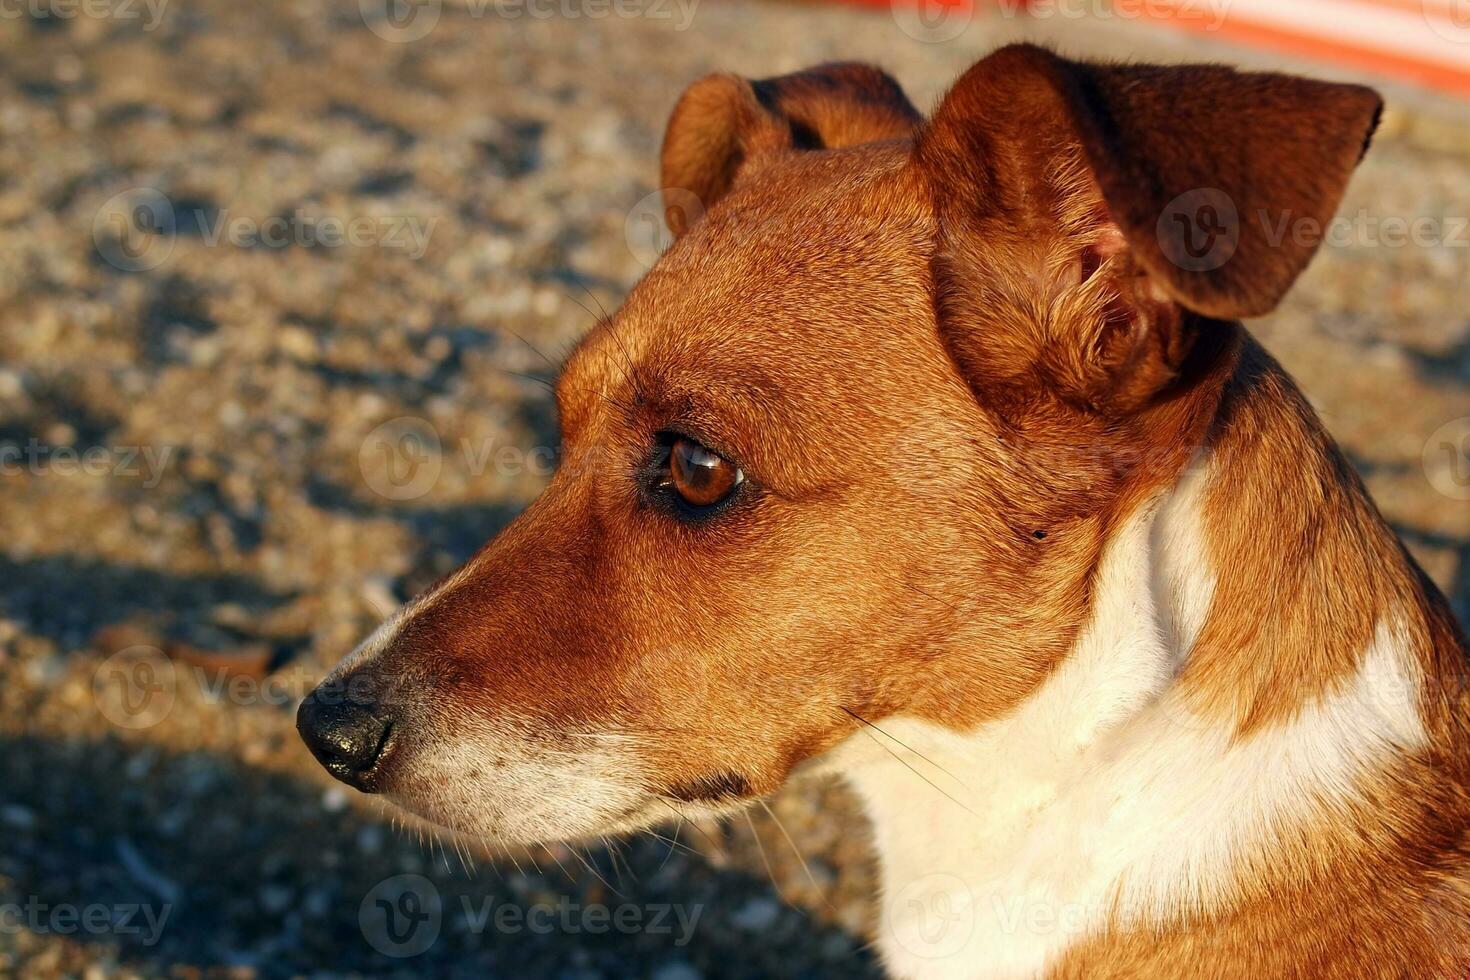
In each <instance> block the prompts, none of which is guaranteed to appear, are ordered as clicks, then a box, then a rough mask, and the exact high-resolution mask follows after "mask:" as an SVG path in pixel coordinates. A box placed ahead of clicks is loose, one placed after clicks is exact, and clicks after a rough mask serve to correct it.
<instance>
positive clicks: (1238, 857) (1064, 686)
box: [831, 467, 1426, 980]
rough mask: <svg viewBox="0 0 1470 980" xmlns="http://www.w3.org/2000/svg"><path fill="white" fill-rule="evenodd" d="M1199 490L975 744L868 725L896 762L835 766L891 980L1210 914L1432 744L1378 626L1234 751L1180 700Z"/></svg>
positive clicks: (940, 974)
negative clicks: (1245, 880) (1332, 813)
mask: <svg viewBox="0 0 1470 980" xmlns="http://www.w3.org/2000/svg"><path fill="white" fill-rule="evenodd" d="M1207 476H1208V469H1207V467H1197V468H1195V469H1194V471H1192V472H1191V473H1190V475H1188V476H1187V477H1186V478H1185V479H1184V480H1183V481H1181V483H1180V485H1179V486H1178V487H1177V488H1176V490H1175V492H1174V493H1173V494H1171V495H1170V496H1169V497H1168V498H1166V499H1165V500H1163V501H1160V502H1159V504H1158V505H1157V506H1155V507H1153V508H1149V509H1147V512H1146V513H1142V514H1140V515H1138V516H1137V517H1135V518H1134V519H1133V520H1132V521H1131V522H1130V523H1129V524H1128V525H1127V526H1126V527H1125V528H1123V529H1122V530H1121V531H1120V532H1119V533H1118V534H1117V535H1116V537H1115V538H1114V540H1113V541H1112V542H1110V543H1109V545H1108V548H1107V551H1106V553H1105V555H1104V558H1103V561H1102V565H1101V567H1100V569H1099V575H1098V579H1097V583H1096V586H1097V588H1096V591H1095V595H1096V597H1097V598H1096V604H1095V606H1094V610H1093V615H1092V619H1091V621H1090V623H1089V625H1088V627H1087V628H1086V629H1085V631H1084V633H1083V635H1082V636H1081V637H1080V638H1079V640H1078V643H1077V645H1076V647H1075V648H1074V649H1073V651H1072V652H1071V654H1070V656H1069V657H1068V659H1067V660H1066V662H1065V663H1063V664H1062V665H1061V666H1060V667H1059V668H1058V669H1057V670H1056V671H1055V672H1054V673H1053V675H1052V676H1051V677H1050V678H1049V679H1048V680H1047V681H1046V682H1045V683H1044V684H1043V685H1042V687H1041V688H1040V689H1039V690H1038V692H1037V693H1036V694H1035V695H1033V696H1032V697H1031V698H1030V699H1029V700H1028V701H1026V702H1025V703H1024V704H1022V705H1021V706H1020V707H1018V708H1017V709H1016V710H1015V711H1014V712H1012V713H1011V714H1010V715H1008V716H1007V717H1005V718H1004V719H1002V720H999V721H996V722H993V723H990V724H987V725H985V726H983V727H982V728H981V729H979V730H978V731H975V732H972V733H967V734H959V733H954V732H951V731H948V730H946V729H942V728H940V727H938V726H934V725H931V724H927V723H923V722H918V721H914V720H910V719H902V718H898V719H888V720H886V721H882V722H880V723H879V724H880V727H881V728H882V729H883V730H885V731H887V732H891V733H892V734H893V735H894V736H896V738H897V739H898V740H901V741H902V742H903V743H904V744H905V745H907V746H909V747H911V748H912V749H913V750H914V751H912V752H911V751H907V750H906V749H904V748H902V747H900V745H899V744H898V743H897V742H892V743H890V744H889V745H887V749H888V750H891V751H892V752H893V753H897V754H898V755H899V756H901V757H902V759H903V761H902V762H899V761H898V760H896V759H895V758H894V757H893V755H891V754H890V752H889V751H885V749H884V748H883V747H880V746H879V745H877V744H876V743H877V741H878V740H881V739H883V736H882V735H875V733H872V732H870V731H867V730H864V731H861V732H858V733H856V734H855V735H854V736H853V737H852V738H851V739H849V740H848V742H846V743H844V745H843V746H840V747H839V748H838V749H837V750H835V755H834V757H833V758H832V760H831V761H832V762H833V763H834V764H835V765H836V766H838V767H840V768H841V769H842V770H843V771H844V772H845V774H846V775H847V777H848V778H849V780H850V781H851V783H852V784H853V785H854V786H855V787H856V789H857V790H858V792H859V793H860V795H861V796H862V797H863V798H864V800H865V802H866V804H867V806H868V809H869V812H870V814H871V816H872V818H873V822H874V829H875V836H876V839H877V845H878V848H879V852H880V854H881V857H882V862H883V876H884V890H885V896H884V903H883V911H882V925H881V927H880V935H879V945H880V948H881V949H882V951H883V954H884V958H885V960H886V961H887V963H888V965H889V968H890V969H891V970H892V971H893V972H894V974H895V975H897V976H901V977H910V978H926V980H929V978H933V980H938V978H964V980H978V978H1011V977H1035V976H1039V975H1042V974H1043V973H1044V971H1045V970H1046V969H1047V968H1048V966H1049V965H1051V964H1053V963H1055V962H1056V960H1057V958H1058V957H1059V956H1060V955H1062V954H1063V953H1064V952H1065V951H1066V950H1067V949H1068V948H1069V947H1070V946H1072V945H1073V944H1075V943H1076V942H1077V941H1079V940H1080V939H1082V938H1084V937H1086V936H1087V935H1089V934H1092V933H1095V932H1097V931H1098V930H1099V929H1100V928H1101V927H1102V926H1103V925H1104V924H1105V923H1106V922H1107V921H1108V918H1109V916H1116V917H1117V919H1118V921H1120V922H1121V923H1125V924H1129V923H1131V924H1143V923H1147V922H1149V921H1156V920H1158V919H1159V918H1161V917H1162V916H1163V915H1164V914H1165V913H1167V912H1169V911H1178V910H1182V909H1186V908H1190V907H1202V908H1203V907H1210V906H1212V905H1214V904H1217V903H1218V902H1219V901H1220V900H1221V899H1222V897H1223V896H1224V895H1225V894H1226V893H1227V890H1228V889H1229V887H1230V885H1231V882H1232V880H1233V873H1234V871H1235V869H1237V868H1239V867H1240V863H1241V861H1242V859H1243V858H1244V857H1246V856H1248V855H1250V854H1253V853H1260V850H1261V849H1263V848H1266V847H1268V846H1269V845H1270V842H1271V841H1272V840H1274V839H1277V838H1278V837H1279V835H1280V831H1281V829H1282V828H1283V827H1285V826H1288V825H1291V824H1297V823H1300V822H1301V821H1303V820H1306V819H1310V818H1311V817H1312V816H1313V815H1314V813H1316V812H1319V811H1318V810H1317V809H1316V808H1319V807H1322V806H1324V805H1330V804H1331V803H1332V801H1333V800H1337V799H1342V798H1343V797H1346V796H1349V795H1351V794H1354V793H1355V792H1357V788H1356V787H1357V786H1358V781H1359V779H1360V778H1361V777H1362V775H1363V774H1364V773H1367V772H1373V771H1375V770H1377V769H1379V768H1380V767H1381V766H1382V765H1383V764H1384V763H1385V761H1387V760H1388V759H1391V758H1392V757H1393V756H1394V755H1395V754H1397V753H1400V752H1402V751H1405V750H1413V749H1415V748H1418V747H1421V746H1423V745H1424V744H1425V741H1426V734H1425V731H1424V728H1423V725H1422V722H1421V719H1420V716H1419V711H1418V692H1419V691H1420V682H1421V678H1420V676H1419V672H1418V669H1417V667H1416V661H1415V659H1414V657H1413V656H1412V651H1410V650H1409V648H1408V646H1407V641H1406V639H1405V637H1404V635H1403V633H1402V632H1401V631H1400V630H1399V629H1398V628H1397V627H1396V625H1395V624H1394V623H1391V622H1384V623H1381V624H1380V625H1379V627H1378V631H1377V635H1376V636H1375V638H1374V640H1373V642H1372V644H1371V645H1370V646H1369V648H1368V649H1367V650H1366V651H1365V652H1364V656H1363V658H1362V661H1361V663H1360V666H1359V670H1358V672H1357V674H1356V675H1355V676H1354V677H1352V678H1351V679H1350V680H1349V681H1347V682H1346V683H1344V684H1343V685H1341V687H1340V688H1339V689H1338V690H1337V691H1335V692H1333V693H1332V694H1330V695H1329V696H1327V697H1325V698H1323V699H1322V700H1320V701H1318V702H1315V703H1312V704H1308V705H1305V706H1304V707H1303V708H1302V710H1301V712H1300V713H1299V714H1298V715H1297V717H1296V718H1294V719H1293V720H1292V721H1290V722H1288V723H1286V724H1283V725H1280V726H1278V727H1276V728H1272V729H1268V730H1265V731H1261V732H1259V733H1257V734H1255V735H1254V736H1252V737H1250V738H1247V739H1244V740H1239V739H1234V740H1233V739H1232V737H1231V734H1232V733H1231V732H1230V731H1228V730H1227V729H1225V728H1223V727H1221V726H1219V725H1217V724H1216V723H1214V722H1211V721H1207V720H1206V719H1203V718H1200V717H1198V716H1196V715H1193V714H1191V713H1190V712H1189V711H1188V709H1187V708H1186V707H1185V706H1184V702H1183V700H1182V698H1180V697H1179V696H1178V695H1177V691H1176V689H1175V688H1174V686H1173V685H1174V681H1175V678H1176V677H1177V675H1178V672H1179V669H1180V667H1181V665H1182V664H1183V662H1184V661H1185V660H1186V659H1187V655H1188V652H1189V648H1190V647H1191V646H1192V645H1193V643H1194V639H1195V637H1196V636H1197V635H1198V633H1199V629H1200V627H1201V625H1202V624H1203V623H1204V621H1205V618H1206V616H1207V615H1208V610H1209V604H1210V599H1211V596H1212V594H1213V589H1214V576H1213V574H1212V573H1211V571H1210V568H1209V564H1208V561H1207V556H1206V554H1205V552H1204V549H1203V543H1202V535H1201V530H1200V511H1199V505H1200V497H1201V492H1202V489H1203V487H1204V486H1205V485H1206V480H1207ZM931 760H932V761H931ZM910 766H912V770H911V769H910V768H909V767H910ZM913 770H917V771H918V772H921V773H923V775H924V777H927V779H928V780H931V781H932V782H933V783H934V784H935V786H937V787H939V789H938V790H936V789H935V788H933V787H931V786H929V785H926V783H925V781H924V779H921V778H920V777H919V776H918V775H916V774H915V772H914V771H913Z"/></svg>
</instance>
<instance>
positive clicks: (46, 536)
mask: <svg viewBox="0 0 1470 980" xmlns="http://www.w3.org/2000/svg"><path fill="white" fill-rule="evenodd" d="M1021 37H1026V38H1032V39H1039V40H1042V41H1045V42H1047V43H1050V44H1053V45H1054V46H1056V47H1058V48H1060V49H1061V50H1062V51H1063V52H1065V53H1069V54H1073V55H1094V56H1106V57H1119V58H1133V59H1155V60H1165V61H1178V60H1201V59H1206V60H1225V61H1231V62H1236V63H1242V64H1247V65H1251V66H1257V67H1274V68H1284V69H1289V70H1295V71H1303V72H1308V73H1314V74H1319V75H1323V76H1326V77H1333V78H1342V79H1360V80H1368V81H1370V82H1371V83H1373V84H1376V85H1378V86H1379V87H1380V88H1381V89H1382V90H1383V91H1384V92H1385V93H1386V95H1387V96H1388V98H1389V104H1390V109H1389V111H1388V114H1387V117H1386V119H1385V121H1384V125H1383V128H1382V130H1381V131H1380V133H1379V136H1378V139H1377V142H1376V145H1375V148H1374V149H1373V151H1372V152H1371V153H1370V155H1369V156H1368V158H1367V161H1366V162H1365V163H1364V165H1363V167H1362V168H1361V170H1360V171H1359V173H1358V175H1357V177H1356V179H1355V180H1354V183H1353V185H1352V188H1351V191H1350V193H1349V195H1348V198H1347V200H1346V201H1345V203H1344V205H1343V209H1342V212H1341V218H1340V221H1339V223H1338V224H1337V225H1334V227H1333V228H1331V229H1328V230H1327V232H1328V236H1327V244H1326V246H1325V247H1324V248H1323V249H1322V252H1321V254H1320V255H1319V257H1318V259H1317V260H1316V262H1315V264H1314V265H1313V266H1312V268H1311V269H1310V270H1309V271H1308V273H1307V274H1306V275H1305V276H1304V277H1303V279H1302V280H1301V282H1300V284H1299V285H1298V287H1297V288H1296V289H1295V291H1294V292H1293V293H1292V294H1291V297H1290V299H1289V300H1288V302H1287V303H1286V305H1285V306H1284V307H1283V308H1282V309H1281V310H1280V311H1279V312H1277V313H1276V314H1275V315H1273V316H1272V317H1270V318H1269V319H1266V320H1263V321H1260V322H1258V323H1256V324H1254V325H1253V329H1254V330H1255V331H1256V332H1257V334H1258V335H1259V336H1261V337H1262V338H1263V339H1264V341H1265V343H1266V344H1267V346H1268V347H1269V348H1270V349H1271V350H1273V351H1274V352H1275V353H1276V355H1277V356H1278V357H1280V358H1281V359H1282V360H1283V361H1284V362H1285V364H1286V366H1287V367H1288V368H1289V369H1290V370H1291V371H1292V372H1293V373H1294V374H1295V375H1296V377H1297V378H1298V379H1299V381H1300V382H1301V384H1302V386H1303V387H1304V388H1305V390H1306V392H1307V393H1308V395H1309V396H1310V397H1311V398H1312V400H1313V402H1314V403H1315V404H1316V405H1317V407H1318V409H1319V411H1320V412H1321V413H1322V415H1323V417H1324V418H1325V420H1326V422H1327V425H1328V427H1329V428H1330V430H1331V431H1332V432H1333V433H1334V435H1336V436H1337V438H1338V439H1339V440H1340V441H1341V442H1342V443H1343V444H1344V446H1345V447H1346V449H1347V451H1348V453H1349V454H1350V455H1351V457H1352V458H1353V460H1354V462H1355V463H1356V464H1357V466H1358V467H1359V468H1360V470H1361V471H1362V472H1363V474H1364V476H1365V478H1366V480H1367V482H1368V484H1369V486H1370V487H1371V489H1372V491H1373V493H1374V495H1375V496H1376V498H1377V500H1378V501H1379V503H1380V505H1381V506H1382V508H1383V509H1384V510H1385V512H1386V513H1387V515H1388V517H1389V519H1390V520H1391V521H1392V522H1393V524H1394V526H1395V527H1396V528H1397V529H1398V530H1399V532H1400V533H1401V534H1402V535H1403V537H1404V539H1405V540H1406V541H1407V543H1408V545H1409V547H1410V548H1411V549H1412V551H1413V552H1414V554H1415V555H1416V556H1417V557H1418V558H1419V560H1420V561H1421V562H1422V563H1423V564H1424V566H1425V567H1426V568H1427V569H1428V571H1429V573H1430V574H1431V575H1432V576H1433V577H1434V578H1435V580H1436V581H1438V582H1439V583H1440V585H1441V586H1442V587H1443V588H1444V589H1445V590H1446V591H1447V592H1449V593H1450V594H1451V596H1452V598H1453V601H1454V602H1455V604H1456V609H1457V612H1458V613H1459V615H1460V617H1461V619H1462V621H1463V620H1464V619H1465V618H1466V616H1467V612H1470V128H1467V126H1466V123H1467V119H1470V111H1467V108H1466V104H1465V102H1464V101H1463V100H1464V99H1465V97H1466V96H1467V94H1470V85H1467V80H1470V3H1465V2H1463V0H1424V2H1423V3H1420V2H1419V0H1178V2H1166V0H1032V2H1030V3H1021V2H1020V0H992V2H989V3H984V4H981V5H979V6H970V5H967V4H966V3H963V2H956V3H951V4H937V3H936V2H935V0H924V5H923V6H911V5H909V2H908V0H900V2H899V5H898V6H890V5H889V4H888V3H886V2H882V0H879V2H877V3H869V4H856V5H854V4H846V5H844V4H838V3H823V4H818V3H777V2H761V0H459V2H449V0H445V2H443V3H440V2H437V0H417V2H409V0H363V2H361V3H359V2H356V0H255V2H252V3H238V2H234V0H0V294H3V303H4V309H5V311H6V323H5V325H4V328H3V329H0V975H3V976H16V977H27V978H29V977H41V978H49V977H83V978H88V980H91V978H97V977H108V976H146V977H154V976H169V977H199V976H227V977H285V976H312V977H338V976H356V975H364V976H405V977H410V976H460V975H463V976H474V977H547V978H558V980H561V978H566V980H582V978H586V980H593V978H619V980H621V978H633V977H637V978H651V980H698V978H702V977H708V978H714V977H863V976H876V975H877V972H878V971H877V968H876V963H875V960H874V958H873V956H872V955H871V954H870V952H869V951H868V950H867V942H868V939H869V936H870V930H871V927H872V922H871V918H870V909H869V901H868V899H869V897H870V896H871V894H872V891H873V888H874V877H873V867H872V860H871V856H870V854H869V851H868V841H867V830H866V828H865V826H864V824H863V821H862V819H861V817H860V815H859V814H858V813H857V811H856V810H855V809H854V807H853V806H852V802H851V800H850V799H849V798H848V797H847V796H846V795H845V793H844V792H843V791H842V790H841V789H840V788H839V787H835V786H833V787H827V786H812V787H800V788H794V789H791V790H788V791H786V792H784V793H783V794H782V795H780V796H779V797H777V798H776V799H774V800H772V801H771V802H770V805H769V808H768V809H757V810H756V811H755V812H753V813H752V814H751V816H750V818H749V819H748V820H747V819H742V818H737V819H735V820H734V821H732V822H730V823H728V824H726V825H715V824H710V825H705V826H690V825H685V826H683V827H681V828H679V829H678V833H677V835H676V834H675V831H674V828H673V827H669V828H666V829H665V831H661V834H662V838H656V837H652V836H645V837H642V838H639V839H637V840H630V841H623V842H614V843H613V844H612V845H611V846H610V847H592V848H578V849H570V848H552V849H537V850H534V851H527V852H517V853H514V854H498V855H492V854H490V853H488V852H487V851H485V850H484V849H483V848H481V847H479V846H477V845H475V844H473V843H470V842H465V841H450V840H445V839H442V838H437V837H435V836H433V835H432V834H428V833H425V832H424V831H421V830H420V829H418V828H417V827H404V826H403V825H402V824H401V823H400V824H395V822H394V819H393V817H392V816H391V815H389V814H388V813H386V812H384V811H382V810H380V809H379V808H378V807H377V806H376V805H375V804H374V803H373V801H371V800H368V799H366V798H364V797H361V796H359V795H357V794H355V793H352V792H350V791H348V790H346V789H345V788H344V787H341V786H339V785H337V784H335V783H332V782H331V781H330V780H329V779H328V777H327V776H326V775H325V773H323V772H322V771H321V770H320V769H319V768H318V767H317V766H316V765H315V763H314V762H312V760H311V759H310V758H309V756H308V755H307V753H306V751H305V750H304V748H303V747H302V746H301V745H300V743H299V742H298V740H297V737H296V735H295V731H294V728H293V724H292V722H293V715H294V711H295V707H296V704H297V702H298V701H299V700H300V698H301V697H302V696H303V695H304V694H305V693H306V692H307V691H309V690H310V689H311V687H312V686H313V684H314V683H315V681H316V680H317V679H318V678H319V677H320V676H321V675H322V674H323V673H324V672H325V671H326V669H327V668H328V667H329V666H330V665H331V664H332V663H333V662H335V661H336V660H337V659H338V658H339V657H340V656H342V655H343V654H344V653H346V652H347V651H348V650H349V649H351V647H352V646H353V645H354V644H355V643H356V642H357V641H358V640H359V639H360V638H361V637H363V636H364V635H365V634H366V633H367V632H368V631H369V630H370V629H371V628H372V627H373V626H374V625H375V624H376V623H377V622H378V621H379V620H380V619H381V618H382V617H383V616H384V615H385V614H386V613H388V612H389V611H390V610H391V609H392V608H393V607H394V606H395V605H397V604H398V603H400V602H401V601H403V600H404V599H406V598H408V597H410V596H412V595H413V594H415V593H416V592H417V591H419V590H420V589H421V588H423V587H424V586H426V585H427V584H429V583H430V582H432V581H433V580H434V579H436V578H437V577H438V576H439V575H441V574H442V573H444V572H446V571H448V570H449V569H451V568H452V567H454V566H455V565H457V564H458V563H459V562H460V561H462V560H463V559H465V558H466V557H467V556H468V555H469V554H470V553H471V552H472V551H474V550H475V549H476V548H477V547H478V546H479V545H480V544H481V543H482V542H483V541H484V540H485V539H486V538H488V537H489V536H490V535H492V534H494V533H495V531H496V530H497V529H498V528H500V527H501V526H502V525H503V524H504V523H505V522H506V521H507V520H508V519H509V518H510V517H511V516H512V515H514V514H515V513H516V511H517V510H518V509H519V508H520V507H522V506H523V505H524V504H525V503H526V502H527V501H529V500H530V499H531V498H532V497H533V496H534V495H535V494H536V492H537V490H538V488H539V487H540V486H541V485H542V484H543V482H544V481H545V479H546V476H547V474H548V472H549V467H550V462H551V460H552V459H553V458H554V451H555V446H556V431H555V419H554V412H553V409H552V403H551V400H550V396H549V392H548V390H547V388H546V386H545V384H543V383H542V382H541V381H540V380H538V379H544V378H547V377H549V376H550V375H551V374H552V373H554V364H555V362H557V361H558V360H559V359H560V357H561V356H562V355H563V353H564V352H565V351H566V350H567V348H568V347H569V345H570V344H572V343H573V342H574V341H575V340H576V339H577V337H578V336H579V335H580V334H581V332H582V331H583V330H585V329H586V328H587V327H588V326H589V325H590V324H591V322H592V319H593V314H594V313H595V312H597V311H598V310H599V308H601V307H606V308H609V309H611V308H614V307H615V306H616V305H617V304H618V302H619V301H620V298H621V296H622V295H623V293H624V292H625V291H626V290H627V289H628V287H629V286H630V285H631V284H632V283H633V282H634V281H636V279H637V278H638V277H639V276H640V275H641V274H642V272H643V271H644V269H645V268H646V266H647V265H648V264H649V263H650V262H651V261H652V260H653V258H654V257H655V256H656V255H657V254H658V251H659V248H660V247H661V244H662V242H661V239H660V236H659V233H658V221H657V217H658V215H659V213H660V212H659V208H658V204H657V200H656V198H654V197H652V196H651V193H652V191H653V190H654V187H655V180H656V173H657V162H656V161H657V151H658V146H659V140H660V137H661V134H662V127H663V123H664V120H665V118H666V116H667V113H668V111H669V109H670V108H671V107H672V105H673V102H674V100H675V99H676V97H677V96H678V94H679V92H680V91H681V90H682V88H683V87H684V86H685V85H686V84H687V83H689V82H690V81H692V80H693V79H695V78H697V77H698V76H700V75H702V74H704V73H706V72H709V71H712V70H733V71H738V72H740V73H742V74H747V75H752V76H765V75H771V74H777V73H781V72H786V71H791V70H795V69H798V68H801V67H804V66H806V65H809V64H812V63H816V62H820V61H824V60H831V59H839V58H840V59H863V60H869V61H873V62H876V63H877V64H879V65H882V66H883V67H885V68H887V69H888V70H889V71H891V72H893V73H894V74H895V75H896V76H897V77H898V78H899V79H900V80H901V81H902V82H903V83H904V85H905V86H906V87H907V88H908V90H909V92H910V94H911V96H912V97H913V98H914V100H915V102H916V103H917V104H918V105H920V106H921V107H929V106H932V104H933V102H934V100H935V99H936V98H937V96H938V95H939V94H940V93H941V92H942V90H943V88H944V87H945V85H946V84H947V83H948V82H950V81H951V80H953V79H954V78H955V77H956V76H957V75H958V74H959V73H960V72H961V71H962V70H963V69H964V68H966V67H967V66H968V65H969V64H970V63H971V62H973V61H974V60H976V59H977V58H979V57H980V56H982V55H983V54H984V53H986V52H987V51H988V50H990V49H991V48H993V47H995V46H996V45H998V44H1000V43H1002V42H1004V41H1007V40H1012V39H1016V38H1021ZM915 791H916V792H923V791H925V789H924V787H923V786H922V785H919V784H916V787H915Z"/></svg>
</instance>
